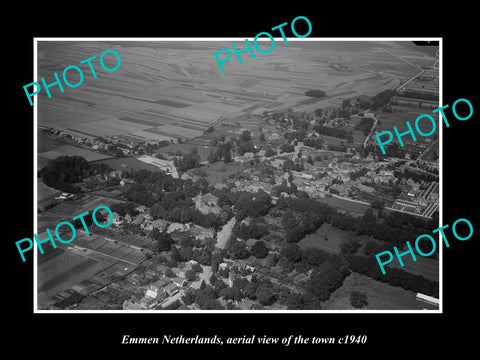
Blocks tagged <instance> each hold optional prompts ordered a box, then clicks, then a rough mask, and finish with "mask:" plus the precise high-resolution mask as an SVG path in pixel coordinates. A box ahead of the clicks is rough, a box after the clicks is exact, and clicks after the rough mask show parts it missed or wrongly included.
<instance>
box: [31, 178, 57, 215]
mask: <svg viewBox="0 0 480 360" xmlns="http://www.w3.org/2000/svg"><path fill="white" fill-rule="evenodd" d="M61 193H62V191H60V190H57V189H54V188H51V187H50V186H47V185H45V183H44V182H43V179H42V178H40V179H38V180H37V206H38V209H44V208H45V206H46V205H48V204H49V203H50V202H51V201H52V200H53V198H54V197H56V196H58V195H60V194H61Z"/></svg>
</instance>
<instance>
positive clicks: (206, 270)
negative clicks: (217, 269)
mask: <svg viewBox="0 0 480 360" xmlns="http://www.w3.org/2000/svg"><path fill="white" fill-rule="evenodd" d="M211 274H212V267H211V266H202V273H201V274H200V276H199V277H200V278H199V279H198V280H197V281H195V282H194V283H192V285H190V287H191V288H192V289H199V288H200V285H201V284H202V281H205V284H208V279H209V278H210V275H211Z"/></svg>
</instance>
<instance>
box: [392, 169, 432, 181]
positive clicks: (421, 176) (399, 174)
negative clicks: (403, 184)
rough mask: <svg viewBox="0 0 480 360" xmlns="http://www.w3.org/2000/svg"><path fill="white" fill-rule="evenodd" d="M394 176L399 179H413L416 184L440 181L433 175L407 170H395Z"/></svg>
mask: <svg viewBox="0 0 480 360" xmlns="http://www.w3.org/2000/svg"><path fill="white" fill-rule="evenodd" d="M394 175H395V177H396V178H398V179H409V178H411V179H412V180H413V181H415V182H421V181H436V180H438V177H437V176H435V175H433V174H430V173H426V172H423V171H415V170H409V169H407V168H405V169H404V170H403V171H399V170H395V172H394Z"/></svg>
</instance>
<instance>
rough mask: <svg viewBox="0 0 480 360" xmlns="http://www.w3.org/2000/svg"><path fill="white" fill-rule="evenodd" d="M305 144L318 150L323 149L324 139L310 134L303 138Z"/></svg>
mask: <svg viewBox="0 0 480 360" xmlns="http://www.w3.org/2000/svg"><path fill="white" fill-rule="evenodd" d="M303 145H305V146H310V147H313V148H315V149H317V150H321V149H323V139H322V138H321V137H317V136H310V137H308V138H306V139H304V140H303Z"/></svg>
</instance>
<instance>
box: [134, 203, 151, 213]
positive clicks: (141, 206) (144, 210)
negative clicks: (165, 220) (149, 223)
mask: <svg viewBox="0 0 480 360" xmlns="http://www.w3.org/2000/svg"><path fill="white" fill-rule="evenodd" d="M135 210H137V211H138V212H139V213H140V214H143V213H145V212H147V211H148V208H147V207H146V206H144V205H139V206H137V207H136V208H135Z"/></svg>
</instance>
